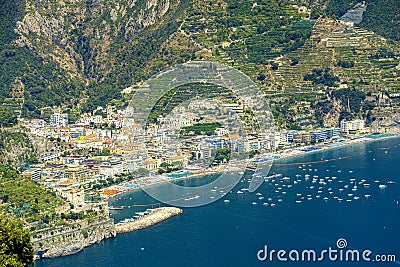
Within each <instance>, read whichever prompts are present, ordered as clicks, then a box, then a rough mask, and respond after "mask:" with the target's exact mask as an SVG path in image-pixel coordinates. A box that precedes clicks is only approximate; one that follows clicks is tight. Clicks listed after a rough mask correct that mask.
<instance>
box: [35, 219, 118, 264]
mask: <svg viewBox="0 0 400 267" xmlns="http://www.w3.org/2000/svg"><path fill="white" fill-rule="evenodd" d="M32 236H33V240H32V242H33V245H34V249H35V252H36V253H43V254H42V257H43V258H56V257H60V256H67V255H72V254H75V253H77V252H79V251H81V250H82V249H83V248H85V247H87V246H91V245H93V244H96V243H100V242H101V241H102V240H104V239H107V238H111V237H115V236H116V231H115V226H114V221H113V220H112V219H110V218H98V219H93V220H90V221H89V220H85V221H81V222H78V223H76V224H73V225H69V226H60V227H56V228H51V229H50V228H46V229H44V230H40V231H36V232H34V233H32Z"/></svg>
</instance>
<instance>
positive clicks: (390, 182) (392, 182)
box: [387, 181, 396, 184]
mask: <svg viewBox="0 0 400 267" xmlns="http://www.w3.org/2000/svg"><path fill="white" fill-rule="evenodd" d="M387 183H388V184H395V183H396V182H394V181H389V182H387Z"/></svg>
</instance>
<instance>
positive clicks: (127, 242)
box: [35, 138, 400, 267]
mask: <svg viewBox="0 0 400 267" xmlns="http://www.w3.org/2000/svg"><path fill="white" fill-rule="evenodd" d="M280 174H281V175H280ZM270 175H271V176H272V175H276V176H275V178H267V179H266V181H265V182H264V183H263V184H262V185H261V187H260V188H259V189H258V190H256V191H255V192H253V193H249V192H248V191H246V190H245V189H243V188H247V187H248V185H249V183H248V181H249V180H248V179H249V177H244V178H243V179H241V181H240V182H239V183H238V185H237V186H236V187H235V188H234V189H233V190H232V191H230V192H225V193H226V194H225V195H224V196H223V197H222V198H221V199H219V200H218V201H216V202H214V203H211V204H208V205H205V206H201V207H196V208H184V213H183V214H181V215H179V216H176V217H173V218H171V219H169V220H167V221H164V222H161V223H159V224H157V225H155V226H153V227H150V228H147V229H143V230H140V231H135V232H131V233H126V234H121V235H118V236H117V237H116V238H112V239H107V240H104V241H103V242H101V243H99V244H96V245H94V246H91V247H88V248H85V249H84V250H83V251H82V252H79V253H78V254H75V255H71V256H67V257H60V258H56V259H44V260H39V261H37V262H36V264H35V266H38V267H56V266H60V267H61V266H63V267H65V266H76V267H89V266H96V267H106V266H107V267H108V266H141V267H144V266H151V267H154V266H174V267H178V266H182V267H183V266H184V267H186V266H189V267H195V266H287V265H289V266H375V265H376V266H399V264H400V262H399V261H400V204H399V202H400V139H399V138H390V139H383V140H377V141H373V142H368V143H361V144H354V145H349V146H345V147H340V148H335V149H330V150H324V151H319V152H313V153H307V154H305V155H302V156H298V157H295V158H290V159H286V160H280V161H277V162H276V164H274V165H273V166H272V168H271V171H270ZM284 177H288V178H290V179H282V178H284ZM213 179H215V177H213V176H209V177H205V178H202V179H198V178H193V179H189V180H185V181H182V182H180V183H182V184H184V185H185V186H197V185H199V184H204V183H206V182H210V181H212V180H213ZM238 191H240V192H242V193H238ZM218 193H219V191H216V194H218ZM227 200H229V202H228V201H227ZM156 204H157V201H156V200H154V199H153V198H152V197H150V196H148V195H147V194H146V193H145V192H143V191H134V192H130V193H127V194H125V195H122V196H120V197H119V198H117V199H114V200H112V202H111V203H110V205H114V206H117V205H120V206H126V207H127V208H125V209H123V210H114V211H112V217H113V218H114V219H115V221H117V222H118V221H120V220H122V219H124V218H129V217H133V216H134V215H135V212H138V211H143V210H145V209H147V208H149V207H151V206H145V205H154V206H153V207H157V206H159V205H156ZM272 250H275V252H274V253H273V254H272V257H270V253H271V251H272ZM279 250H282V251H284V252H285V254H284V253H283V252H280V253H281V254H280V256H281V257H280V259H279V258H278V251H279ZM310 250H312V251H315V253H316V255H317V256H316V257H317V258H316V260H315V261H314V258H313V257H312V254H311V256H310V258H308V252H307V253H304V251H310ZM324 250H326V251H329V250H331V253H332V255H331V256H332V257H331V258H330V257H328V252H326V253H325V254H324V253H323V251H324ZM348 250H352V251H355V250H356V251H358V252H359V254H358V255H359V257H360V259H359V261H357V258H355V259H354V260H352V257H351V254H346V252H347V251H348ZM334 251H336V252H334ZM368 251H370V253H369V252H368ZM265 252H267V255H268V257H265ZM296 252H297V253H298V255H299V256H298V257H297V254H296ZM335 253H336V254H335ZM341 253H342V257H340V254H341ZM364 253H366V254H365V255H366V258H365V259H364V258H363V256H365V255H364ZM303 255H304V258H302V256H303ZM321 255H322V256H323V257H321ZM335 255H336V259H335V257H334V256H335ZM345 255H348V258H347V260H346V257H345ZM289 256H291V257H289ZM393 256H394V257H395V258H396V260H394V258H393ZM285 259H286V261H285ZM368 259H369V260H370V261H367V260H368ZM381 259H382V260H386V261H387V262H382V261H381V262H378V260H381Z"/></svg>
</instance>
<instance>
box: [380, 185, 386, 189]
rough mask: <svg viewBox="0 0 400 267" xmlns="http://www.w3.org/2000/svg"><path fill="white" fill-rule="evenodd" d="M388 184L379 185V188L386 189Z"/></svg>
mask: <svg viewBox="0 0 400 267" xmlns="http://www.w3.org/2000/svg"><path fill="white" fill-rule="evenodd" d="M386 187H387V186H386V185H384V184H381V185H379V189H385V188H386Z"/></svg>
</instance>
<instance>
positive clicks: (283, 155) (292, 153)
mask: <svg viewBox="0 0 400 267" xmlns="http://www.w3.org/2000/svg"><path fill="white" fill-rule="evenodd" d="M381 135H382V134H381ZM399 137H400V132H396V133H386V134H383V136H379V137H376V138H372V137H371V135H364V136H360V137H358V138H356V139H351V140H346V141H340V142H335V143H329V144H322V145H319V146H317V145H315V146H302V147H296V148H289V149H285V150H282V151H279V152H275V153H274V155H275V156H279V157H277V158H274V160H273V162H275V163H276V164H281V163H280V161H284V160H287V159H291V158H296V157H300V156H304V155H309V154H313V153H317V152H322V151H327V150H332V149H338V148H343V147H347V146H351V145H356V144H364V143H369V142H375V141H380V140H385V139H389V138H399ZM307 148H317V149H314V150H310V151H307V152H306V151H303V150H305V149H307ZM273 164H274V163H273ZM273 164H272V165H273ZM299 164H302V163H299ZM218 173H221V171H209V172H206V173H202V174H192V175H187V176H184V177H179V178H167V177H164V179H163V180H161V181H157V182H154V183H149V184H145V185H143V186H137V187H134V188H126V189H121V190H120V191H119V192H118V193H116V194H113V195H109V196H107V197H105V201H107V202H110V201H112V200H114V199H115V198H117V197H118V196H121V195H125V194H128V193H130V192H134V191H136V190H140V189H141V188H142V187H146V186H153V185H157V184H163V183H166V182H175V181H180V180H186V179H192V178H196V177H197V178H198V179H201V178H202V177H205V176H207V175H213V174H218ZM152 177H153V178H154V177H161V176H147V177H145V178H150V179H151V178H152ZM125 183H126V182H125ZM128 184H129V182H128ZM119 186H122V183H121V184H118V185H112V186H110V187H108V188H105V190H107V189H114V187H119ZM149 206H150V205H149Z"/></svg>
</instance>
